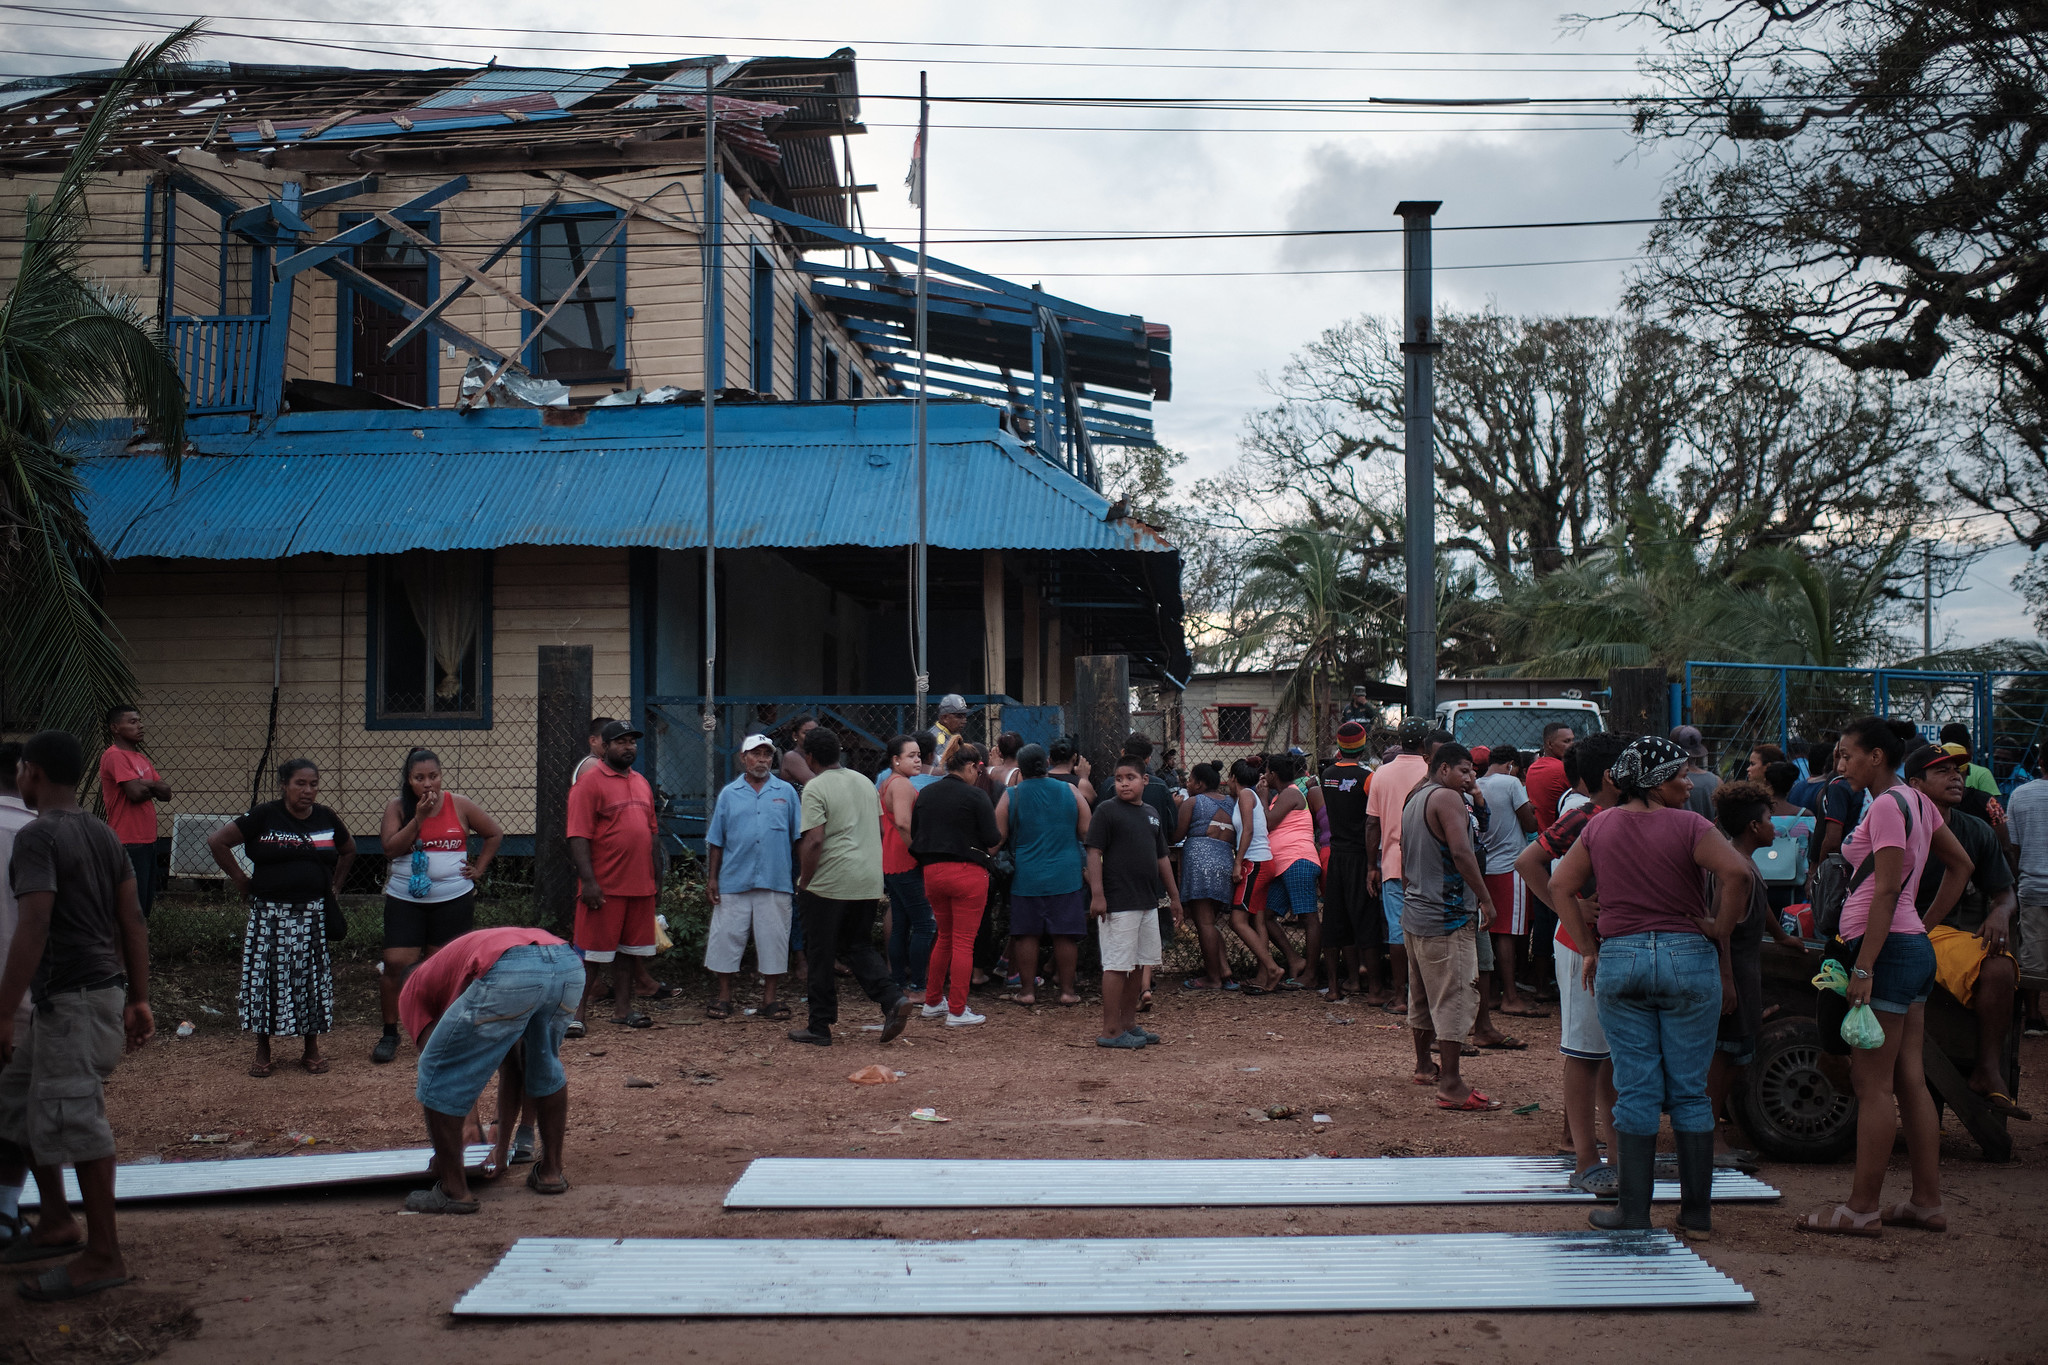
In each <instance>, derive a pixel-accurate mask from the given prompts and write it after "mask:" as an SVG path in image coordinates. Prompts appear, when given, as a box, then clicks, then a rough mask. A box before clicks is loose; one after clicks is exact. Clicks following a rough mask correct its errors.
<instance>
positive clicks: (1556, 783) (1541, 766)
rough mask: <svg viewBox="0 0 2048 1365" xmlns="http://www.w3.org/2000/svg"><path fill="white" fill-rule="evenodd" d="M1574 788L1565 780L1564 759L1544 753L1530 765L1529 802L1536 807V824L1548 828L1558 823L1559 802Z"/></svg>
mask: <svg viewBox="0 0 2048 1365" xmlns="http://www.w3.org/2000/svg"><path fill="white" fill-rule="evenodd" d="M1571 789H1572V784H1571V783H1570V782H1568V781H1566V780H1565V775H1564V760H1563V759H1561V758H1552V757H1551V756H1550V755H1549V754H1544V755H1543V756H1542V757H1540V758H1538V759H1536V760H1535V761H1534V762H1533V763H1531V764H1530V765H1529V787H1528V791H1529V804H1530V805H1532V806H1534V807H1535V808H1536V824H1537V826H1538V827H1539V828H1546V829H1547V828H1548V827H1550V826H1551V825H1554V824H1556V823H1557V807H1558V802H1560V801H1562V800H1563V799H1564V794H1565V793H1566V792H1568V791H1570V790H1571Z"/></svg>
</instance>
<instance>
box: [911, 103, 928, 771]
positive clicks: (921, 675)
mask: <svg viewBox="0 0 2048 1365" xmlns="http://www.w3.org/2000/svg"><path fill="white" fill-rule="evenodd" d="M930 134H931V106H930V104H929V102H928V101H927V99H926V85H925V73H924V72H922V71H920V72H918V73H917V555H916V561H917V562H916V567H915V568H914V569H913V571H912V572H913V576H914V577H915V579H916V584H915V588H914V591H915V592H916V599H915V601H914V602H913V603H912V605H911V611H912V613H913V614H914V615H915V617H916V621H915V626H916V629H917V658H916V660H915V662H914V666H913V667H914V671H915V673H916V675H917V676H916V684H917V728H918V729H919V730H923V729H924V719H925V717H924V704H925V698H926V697H927V696H929V695H930V694H931V690H932V673H931V660H930V659H929V658H928V657H927V655H926V653H925V644H926V639H925V627H926V620H927V617H928V616H929V608H930V596H931V593H930V587H929V584H928V583H927V581H926V579H927V574H926V559H927V551H928V549H929V546H928V544H927V541H926V527H925V483H926V479H925V448H926V442H925V389H926V388H927V387H928V386H929V381H930V375H929V373H928V372H927V366H928V365H929V363H930V359H931V357H930V354H929V352H928V350H927V347H928V344H929V338H928V336H927V335H926V332H925V308H926V304H927V302H928V301H929V299H930V292H929V291H930V281H929V278H928V277H927V275H926V274H925V261H924V249H925V224H926V222H927V220H928V218H929V209H928V207H927V206H928V205H929V203H930V196H929V195H927V194H926V193H925V184H926V167H927V166H928V165H930V162H931V147H930V145H929V144H928V138H929V136H930Z"/></svg>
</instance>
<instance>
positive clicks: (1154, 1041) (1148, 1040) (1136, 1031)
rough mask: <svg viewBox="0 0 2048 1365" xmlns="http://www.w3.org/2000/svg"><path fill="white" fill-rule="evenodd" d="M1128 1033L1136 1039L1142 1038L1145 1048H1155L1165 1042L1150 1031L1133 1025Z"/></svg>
mask: <svg viewBox="0 0 2048 1365" xmlns="http://www.w3.org/2000/svg"><path fill="white" fill-rule="evenodd" d="M1130 1032H1131V1033H1132V1034H1133V1035H1134V1036H1136V1037H1139V1038H1143V1039H1144V1040H1145V1046H1147V1047H1157V1046H1159V1044H1161V1043H1162V1042H1164V1041H1166V1040H1165V1039H1163V1038H1161V1037H1160V1036H1159V1035H1158V1034H1156V1033H1154V1032H1153V1031H1152V1030H1151V1029H1145V1028H1139V1027H1138V1026H1137V1025H1135V1024H1133V1025H1132V1026H1131V1028H1130Z"/></svg>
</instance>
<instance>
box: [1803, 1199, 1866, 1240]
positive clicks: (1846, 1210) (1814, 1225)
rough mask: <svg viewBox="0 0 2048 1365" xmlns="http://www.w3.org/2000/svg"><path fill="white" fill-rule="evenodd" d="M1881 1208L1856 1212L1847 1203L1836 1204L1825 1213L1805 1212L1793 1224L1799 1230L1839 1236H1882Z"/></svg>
mask: <svg viewBox="0 0 2048 1365" xmlns="http://www.w3.org/2000/svg"><path fill="white" fill-rule="evenodd" d="M1882 1219H1883V1210H1881V1209H1880V1210H1877V1211H1875V1212H1872V1213H1858V1212H1856V1210H1854V1209H1852V1208H1850V1207H1849V1206H1848V1205H1847V1204H1837V1205H1835V1207H1834V1208H1833V1210H1831V1211H1830V1212H1827V1213H1809V1214H1805V1215H1804V1216H1802V1217H1801V1218H1800V1220H1799V1221H1798V1222H1797V1223H1796V1224H1794V1225H1793V1226H1795V1227H1797V1228H1798V1229H1799V1230H1800V1231H1801V1232H1828V1233H1834V1234H1835V1235H1837V1236H1841V1237H1882V1236H1884V1228H1883V1226H1882Z"/></svg>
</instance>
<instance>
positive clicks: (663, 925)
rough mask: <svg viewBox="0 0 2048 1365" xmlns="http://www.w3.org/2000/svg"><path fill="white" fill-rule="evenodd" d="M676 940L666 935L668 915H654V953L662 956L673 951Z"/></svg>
mask: <svg viewBox="0 0 2048 1365" xmlns="http://www.w3.org/2000/svg"><path fill="white" fill-rule="evenodd" d="M675 946H676V941H675V940H674V939H672V938H670V937H669V936H668V916H667V915H656V916H655V917H654V955H655V956H656V957H663V956H666V955H667V954H669V953H671V952H674V951H675Z"/></svg>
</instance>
